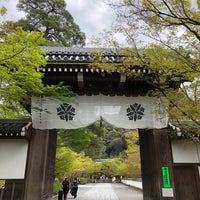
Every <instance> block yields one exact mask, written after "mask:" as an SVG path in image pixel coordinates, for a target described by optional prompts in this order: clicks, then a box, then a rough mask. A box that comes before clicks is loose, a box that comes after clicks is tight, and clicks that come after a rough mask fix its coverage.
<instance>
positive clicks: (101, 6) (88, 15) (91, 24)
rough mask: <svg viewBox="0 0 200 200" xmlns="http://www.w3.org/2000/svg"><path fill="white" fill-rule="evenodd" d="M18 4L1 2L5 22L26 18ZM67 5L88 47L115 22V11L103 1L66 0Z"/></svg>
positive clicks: (11, 1)
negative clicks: (19, 10)
mask: <svg viewBox="0 0 200 200" xmlns="http://www.w3.org/2000/svg"><path fill="white" fill-rule="evenodd" d="M17 3H18V0H0V7H1V6H2V5H4V6H6V8H7V10H8V11H7V15H6V16H4V20H7V19H9V20H17V19H19V18H21V17H23V16H24V13H22V12H18V11H17V8H16V4H17ZM66 3H67V10H68V11H69V12H70V13H71V14H72V16H73V18H74V20H75V22H76V23H77V24H78V25H79V26H80V29H81V31H83V32H84V33H85V34H86V37H87V46H90V44H89V40H90V38H91V37H92V36H98V34H100V33H101V32H103V30H104V29H109V28H110V26H111V24H112V23H113V22H114V20H115V15H114V12H113V10H112V9H111V8H110V7H109V6H107V5H106V4H105V3H104V1H103V0H66Z"/></svg>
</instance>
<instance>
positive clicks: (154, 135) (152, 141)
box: [139, 129, 176, 200]
mask: <svg viewBox="0 0 200 200" xmlns="http://www.w3.org/2000/svg"><path fill="white" fill-rule="evenodd" d="M139 140H140V156H141V171H142V184H143V200H164V199H165V200H166V199H170V200H175V199H176V197H175V187H174V175H173V160H172V153H171V145H170V140H169V137H168V134H167V130H166V129H159V130H155V129H154V130H139ZM164 166H165V167H167V168H168V169H169V174H170V182H171V186H170V188H172V189H169V192H167V195H170V192H171V191H172V190H173V197H166V194H164V196H163V192H162V188H164V186H163V176H162V167H164ZM166 191H168V189H164V192H166Z"/></svg>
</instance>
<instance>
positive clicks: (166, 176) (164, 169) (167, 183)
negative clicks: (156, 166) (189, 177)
mask: <svg viewBox="0 0 200 200" xmlns="http://www.w3.org/2000/svg"><path fill="white" fill-rule="evenodd" d="M162 178H163V187H164V188H170V187H171V183H170V175H169V168H168V167H162Z"/></svg>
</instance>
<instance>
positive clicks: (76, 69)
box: [3, 47, 199, 200]
mask: <svg viewBox="0 0 200 200" xmlns="http://www.w3.org/2000/svg"><path fill="white" fill-rule="evenodd" d="M45 50H47V51H48V53H47V57H46V58H47V66H46V67H45V68H44V69H43V71H44V77H43V82H44V84H49V85H57V84H58V83H59V82H63V83H64V85H66V86H69V87H70V88H71V89H72V91H73V92H74V93H76V94H77V95H80V96H83V95H86V96H93V95H99V94H102V95H104V96H112V97H114V96H128V97H137V96H143V97H144V96H145V95H147V93H148V91H149V90H151V89H153V88H154V86H153V84H151V80H152V78H153V77H155V75H158V74H155V73H156V72H155V71H152V70H148V69H146V68H144V69H141V68H138V67H137V66H134V63H131V70H133V71H134V73H135V77H127V76H126V75H124V74H123V72H120V71H118V70H116V71H105V70H101V69H94V68H90V67H89V65H90V64H91V61H90V51H91V49H87V48H86V49H81V48H80V49H77V48H65V47H45ZM102 55H103V56H104V57H105V60H108V61H110V62H111V63H118V64H120V63H119V60H118V58H119V57H120V58H121V55H118V54H116V52H113V50H112V49H104V50H103V52H102ZM108 63H109V62H108ZM121 64H123V63H121ZM134 103H135V102H134ZM137 105H138V104H137ZM137 105H136V106H137ZM131 106H133V105H132V104H131ZM142 111H144V109H143V110H142ZM142 113H143V112H142ZM142 116H143V114H142ZM140 117H141V116H139V118H140ZM149 119H152V118H149ZM132 120H135V117H132ZM138 121H140V122H141V120H140V119H139V120H138ZM28 131H29V133H30V134H29V135H28V140H29V152H28V153H29V155H28V158H27V165H26V175H25V178H24V181H25V183H24V196H23V199H20V200H35V199H44V200H46V199H48V198H49V197H51V195H52V185H53V181H54V175H53V170H54V164H55V163H54V161H55V149H56V134H57V129H52V130H50V131H49V130H48V129H44V130H41V129H36V128H34V127H33V128H32V127H29V130H28ZM169 131H170V130H169V129H168V127H166V128H157V129H154V128H148V129H139V142H140V152H141V154H140V155H141V165H142V182H143V194H144V196H143V199H144V200H147V199H148V200H164V199H166V198H168V197H169V196H167V197H166V196H164V195H166V194H162V189H163V180H162V178H163V177H162V175H161V169H162V167H167V168H168V170H169V172H170V183H171V184H170V189H171V191H172V193H170V195H171V196H170V199H171V200H175V199H176V194H177V192H176V191H175V184H174V180H175V178H174V168H173V167H174V166H173V159H172V153H171V146H170V139H169ZM6 137H7V135H6ZM186 173H188V174H191V175H195V174H194V173H192V172H191V171H190V172H186ZM175 175H176V178H177V179H178V178H179V171H178V172H177V174H175ZM188 176H189V175H188ZM198 178H199V176H198ZM191 184H194V183H192V182H191ZM194 186H195V184H194ZM198 186H199V185H197V187H198ZM15 188H18V187H17V186H15ZM177 188H179V189H180V190H182V188H181V186H180V187H177ZM5 189H6V188H5ZM8 189H9V188H8ZM166 191H168V190H166ZM195 191H196V190H194V192H195ZM6 192H9V191H6ZM11 192H12V191H11ZM167 195H169V194H168V193H167ZM3 200H10V199H6V198H5V199H3ZM178 200H179V199H178ZM181 200H182V199H181Z"/></svg>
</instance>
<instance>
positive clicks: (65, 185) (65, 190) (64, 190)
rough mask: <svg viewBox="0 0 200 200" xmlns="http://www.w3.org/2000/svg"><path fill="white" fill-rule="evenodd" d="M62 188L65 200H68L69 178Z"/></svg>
mask: <svg viewBox="0 0 200 200" xmlns="http://www.w3.org/2000/svg"><path fill="white" fill-rule="evenodd" d="M62 187H63V196H64V200H66V199H67V194H68V192H69V180H68V178H65V180H64V181H63V182H62Z"/></svg>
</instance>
